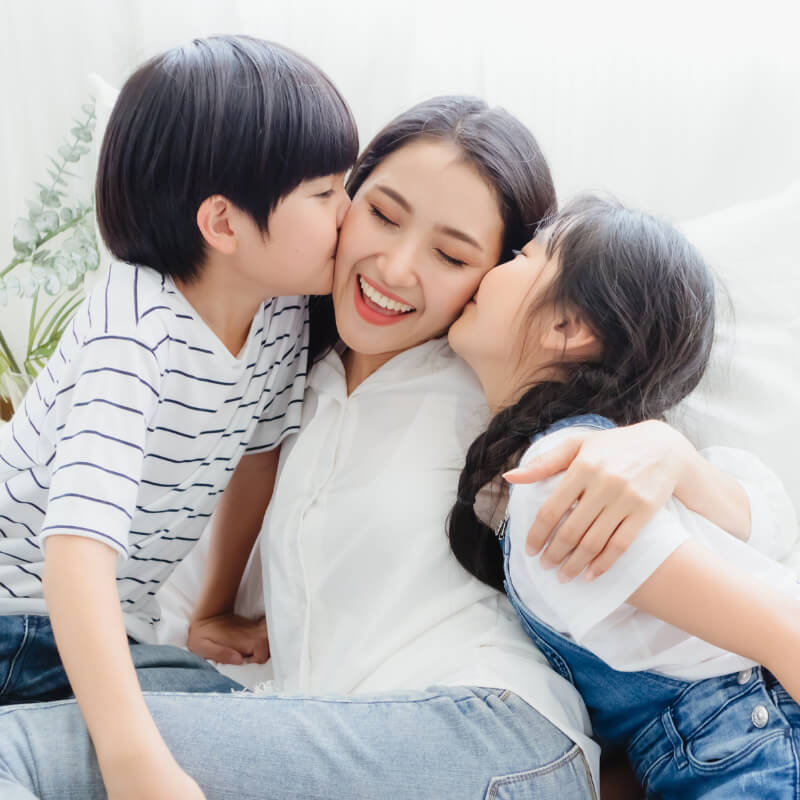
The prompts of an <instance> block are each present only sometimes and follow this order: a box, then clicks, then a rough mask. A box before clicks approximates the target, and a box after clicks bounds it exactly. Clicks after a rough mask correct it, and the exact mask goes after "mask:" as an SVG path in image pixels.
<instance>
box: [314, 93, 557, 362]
mask: <svg viewBox="0 0 800 800" xmlns="http://www.w3.org/2000/svg"><path fill="white" fill-rule="evenodd" d="M420 139H425V140H430V141H442V142H450V143H452V144H454V145H456V146H457V147H458V148H459V149H460V150H461V152H462V153H463V158H464V161H465V162H466V163H468V164H470V165H471V166H472V167H474V168H475V169H477V171H478V172H479V173H480V174H481V175H482V176H483V178H484V179H485V180H486V182H487V184H488V185H489V186H491V187H492V188H493V190H494V192H495V194H496V196H497V200H498V203H499V206H500V216H501V218H502V220H503V251H502V256H501V261H505V260H507V259H508V258H510V257H511V251H512V250H513V249H515V248H519V247H522V246H523V245H524V244H525V242H527V241H528V240H529V239H530V238H531V236H533V234H534V232H535V230H536V227H537V226H538V225H539V223H540V222H541V220H542V219H543V218H544V217H546V216H547V215H548V214H550V213H552V212H553V211H554V210H555V206H556V191H555V188H554V186H553V179H552V177H551V176H550V168H549V167H548V166H547V161H546V160H545V157H544V155H543V153H542V151H541V149H540V148H539V145H538V143H537V142H536V139H534V137H533V134H532V133H531V132H530V131H529V130H528V129H527V128H526V127H525V126H524V125H523V124H522V123H521V122H520V121H519V120H518V119H517V118H516V117H514V116H513V115H512V114H509V113H508V111H506V110H505V109H502V108H490V107H489V106H488V105H487V104H486V103H485V102H484V101H483V100H480V99H479V98H476V97H466V96H462V95H445V96H441V97H434V98H432V99H430V100H426V101H424V102H422V103H419V104H418V105H415V106H414V107H413V108H410V109H409V110H408V111H406V112H404V113H403V114H400V116H398V117H396V118H395V119H393V120H392V121H391V122H390V123H389V124H388V125H386V127H385V128H383V129H382V130H381V131H379V132H378V133H377V134H376V136H375V137H374V138H373V140H372V141H371V142H370V143H369V144H368V145H367V147H366V149H365V150H364V152H363V153H362V154H361V156H360V157H359V159H358V161H356V163H355V166H354V167H353V170H352V172H351V173H350V177H349V179H348V181H347V191H348V194H349V195H350V196H351V197H353V196H354V195H355V194H356V192H357V191H358V190H359V188H360V187H361V184H362V183H364V181H365V180H366V178H367V177H368V176H369V174H370V173H371V172H372V171H373V170H374V169H375V168H376V167H377V166H378V165H379V164H380V163H381V162H382V161H383V160H384V159H385V158H386V157H387V156H389V155H391V154H392V153H393V152H395V151H396V150H399V149H400V148H401V147H404V146H405V145H407V144H411V143H412V142H414V141H417V140H420ZM310 313H311V341H310V349H309V356H310V358H311V360H312V361H315V360H317V359H318V358H320V357H322V356H323V355H325V353H326V352H327V351H328V350H329V349H330V348H331V347H332V346H333V345H334V344H335V343H336V341H337V339H338V336H337V334H336V321H335V319H334V314H333V300H332V299H331V296H330V295H324V296H319V297H313V298H312V299H311V305H310Z"/></svg>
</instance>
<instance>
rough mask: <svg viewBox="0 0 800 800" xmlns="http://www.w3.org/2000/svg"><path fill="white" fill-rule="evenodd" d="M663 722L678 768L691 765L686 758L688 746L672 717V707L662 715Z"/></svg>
mask: <svg viewBox="0 0 800 800" xmlns="http://www.w3.org/2000/svg"><path fill="white" fill-rule="evenodd" d="M661 724H662V725H663V726H664V732H665V733H666V734H667V739H669V742H670V744H671V745H672V756H673V758H674V759H675V766H676V767H677V768H678V769H684V768H685V767H687V766H689V761H688V759H687V758H686V746H685V744H684V742H683V738H682V737H681V735H680V734H679V733H678V729H677V728H676V727H675V720H674V719H673V718H672V709H669V708H668V709H667V710H666V711H665V712H664V713H663V714H662V715H661Z"/></svg>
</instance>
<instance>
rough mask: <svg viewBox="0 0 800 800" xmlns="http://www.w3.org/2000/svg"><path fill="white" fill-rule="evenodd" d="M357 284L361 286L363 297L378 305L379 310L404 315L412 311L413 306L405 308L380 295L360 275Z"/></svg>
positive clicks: (401, 304)
mask: <svg viewBox="0 0 800 800" xmlns="http://www.w3.org/2000/svg"><path fill="white" fill-rule="evenodd" d="M358 282H359V285H360V286H361V291H362V292H363V294H364V296H365V297H368V298H369V299H370V300H372V302H373V303H375V304H376V305H379V306H380V307H381V308H385V309H386V310H387V311H400V312H401V313H404V314H405V313H407V312H409V311H413V310H414V307H413V306H407V305H406V304H405V303H399V302H398V301H397V300H391V299H390V298H388V297H386V296H385V295H382V294H381V293H380V292H379V291H378V290H377V289H376V288H375V287H374V286H372V285H371V284H369V283H367V282H366V281H365V280H364V279H363V278H362V277H361V276H360V275H359V277H358Z"/></svg>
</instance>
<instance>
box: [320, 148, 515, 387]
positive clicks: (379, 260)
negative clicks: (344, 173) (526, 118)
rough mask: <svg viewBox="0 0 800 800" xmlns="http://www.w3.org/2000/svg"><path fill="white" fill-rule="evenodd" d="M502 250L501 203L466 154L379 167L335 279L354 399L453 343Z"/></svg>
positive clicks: (361, 199) (403, 155)
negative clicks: (390, 371)
mask: <svg viewBox="0 0 800 800" xmlns="http://www.w3.org/2000/svg"><path fill="white" fill-rule="evenodd" d="M502 242H503V220H502V218H501V216H500V211H499V209H498V205H497V200H496V194H495V192H494V190H493V189H492V187H491V186H489V185H488V184H487V183H486V181H485V180H484V179H483V177H482V176H481V175H480V174H479V173H478V171H477V170H476V169H475V168H474V167H473V166H472V165H471V164H469V163H468V162H466V161H465V159H464V157H463V154H462V152H461V151H460V149H459V148H458V146H456V145H453V144H452V143H447V142H436V141H426V140H420V141H416V142H413V143H411V144H408V145H406V146H404V147H402V148H400V149H399V150H397V151H395V152H394V153H392V154H391V155H390V156H388V157H387V158H386V160H385V161H383V162H382V163H381V164H380V165H378V166H377V167H376V168H375V169H374V171H373V172H372V173H371V174H370V176H369V177H368V178H367V179H366V180H365V181H364V183H363V184H362V185H361V187H360V188H359V190H358V191H357V192H356V194H355V196H354V197H353V204H352V207H351V209H350V213H349V215H348V218H347V224H346V225H345V226H344V227H343V229H342V235H341V238H340V240H339V249H338V253H337V262H336V263H337V266H336V272H335V275H334V284H333V302H334V307H335V311H336V324H337V327H338V330H339V335H340V337H341V339H342V341H343V342H344V343H345V344H346V345H347V346H348V352H347V354H346V355H345V367H346V369H347V371H348V374H349V376H350V377H349V379H348V386H349V389H350V390H351V391H352V389H353V388H355V386H357V385H358V383H360V382H361V381H362V380H363V379H364V378H365V377H367V375H369V374H371V373H372V372H374V371H375V370H376V369H378V367H380V366H381V365H382V364H384V363H386V362H387V361H388V360H389V359H390V358H392V356H394V355H396V354H397V353H399V352H402V351H403V350H407V349H408V348H410V347H414V346H416V345H418V344H421V343H422V342H425V341H427V340H428V339H432V338H436V337H438V336H441V335H442V334H444V333H445V332H446V331H447V328H448V327H449V325H450V323H451V322H452V321H453V320H454V319H455V318H456V316H457V315H458V314H459V313H460V312H461V309H462V308H463V307H464V304H465V303H466V302H467V300H468V299H469V298H470V297H471V296H472V294H473V293H474V292H475V290H476V289H477V287H478V284H479V283H480V280H481V278H482V277H483V276H484V275H485V274H486V273H487V272H488V271H489V270H490V269H491V268H492V267H493V266H494V265H495V264H496V263H497V261H498V259H499V257H500V251H501V248H502Z"/></svg>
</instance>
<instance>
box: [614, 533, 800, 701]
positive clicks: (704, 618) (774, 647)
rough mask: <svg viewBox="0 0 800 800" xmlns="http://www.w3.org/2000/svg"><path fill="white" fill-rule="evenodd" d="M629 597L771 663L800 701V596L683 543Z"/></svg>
mask: <svg viewBox="0 0 800 800" xmlns="http://www.w3.org/2000/svg"><path fill="white" fill-rule="evenodd" d="M628 602H629V603H630V604H631V605H633V606H635V607H636V608H638V609H640V610H641V611H645V612H647V613H648V614H651V615H652V616H654V617H658V618H659V619H662V620H664V621H665V622H668V623H669V624H671V625H674V626H675V627H677V628H681V629H682V630H684V631H686V632H687V633H690V634H692V635H693V636H697V637H699V638H700V639H703V640H705V641H706V642H709V643H710V644H713V645H716V646H717V647H720V648H722V649H724V650H728V651H730V652H733V653H738V654H739V655H741V656H744V657H745V658H750V659H752V660H753V661H757V662H758V663H759V664H763V665H764V666H765V667H767V668H768V669H769V670H770V671H771V672H772V673H774V675H775V677H777V678H778V680H779V681H780V682H781V684H782V685H783V687H784V688H785V689H786V690H787V691H788V692H789V694H791V695H792V697H793V698H794V699H795V700H796V701H798V702H800V672H798V669H797V665H798V664H800V601H799V600H798V598H797V597H795V596H793V595H791V594H789V593H788V592H785V591H781V590H779V589H775V588H773V587H771V586H769V585H767V584H766V583H763V582H761V581H759V580H756V579H755V578H753V577H751V576H750V575H749V574H748V573H747V572H745V571H744V570H742V569H739V568H737V567H735V566H734V565H732V564H729V563H728V562H726V561H724V560H722V559H720V558H717V557H715V556H714V555H713V554H710V553H709V551H708V549H707V548H705V547H703V546H702V545H701V544H699V543H698V542H696V541H693V540H690V541H686V542H684V543H683V544H682V545H680V546H679V547H678V548H677V549H676V550H675V551H674V552H673V553H672V554H671V555H670V556H668V557H667V558H666V559H665V560H664V562H663V563H662V564H661V565H660V566H659V567H658V568H657V569H656V570H655V571H654V572H653V574H652V575H651V576H650V577H649V578H648V579H647V580H646V581H645V582H644V583H643V584H642V585H641V586H640V587H639V588H638V589H637V590H636V591H635V592H634V593H633V594H632V595H631V596H630V598H629V599H628Z"/></svg>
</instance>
